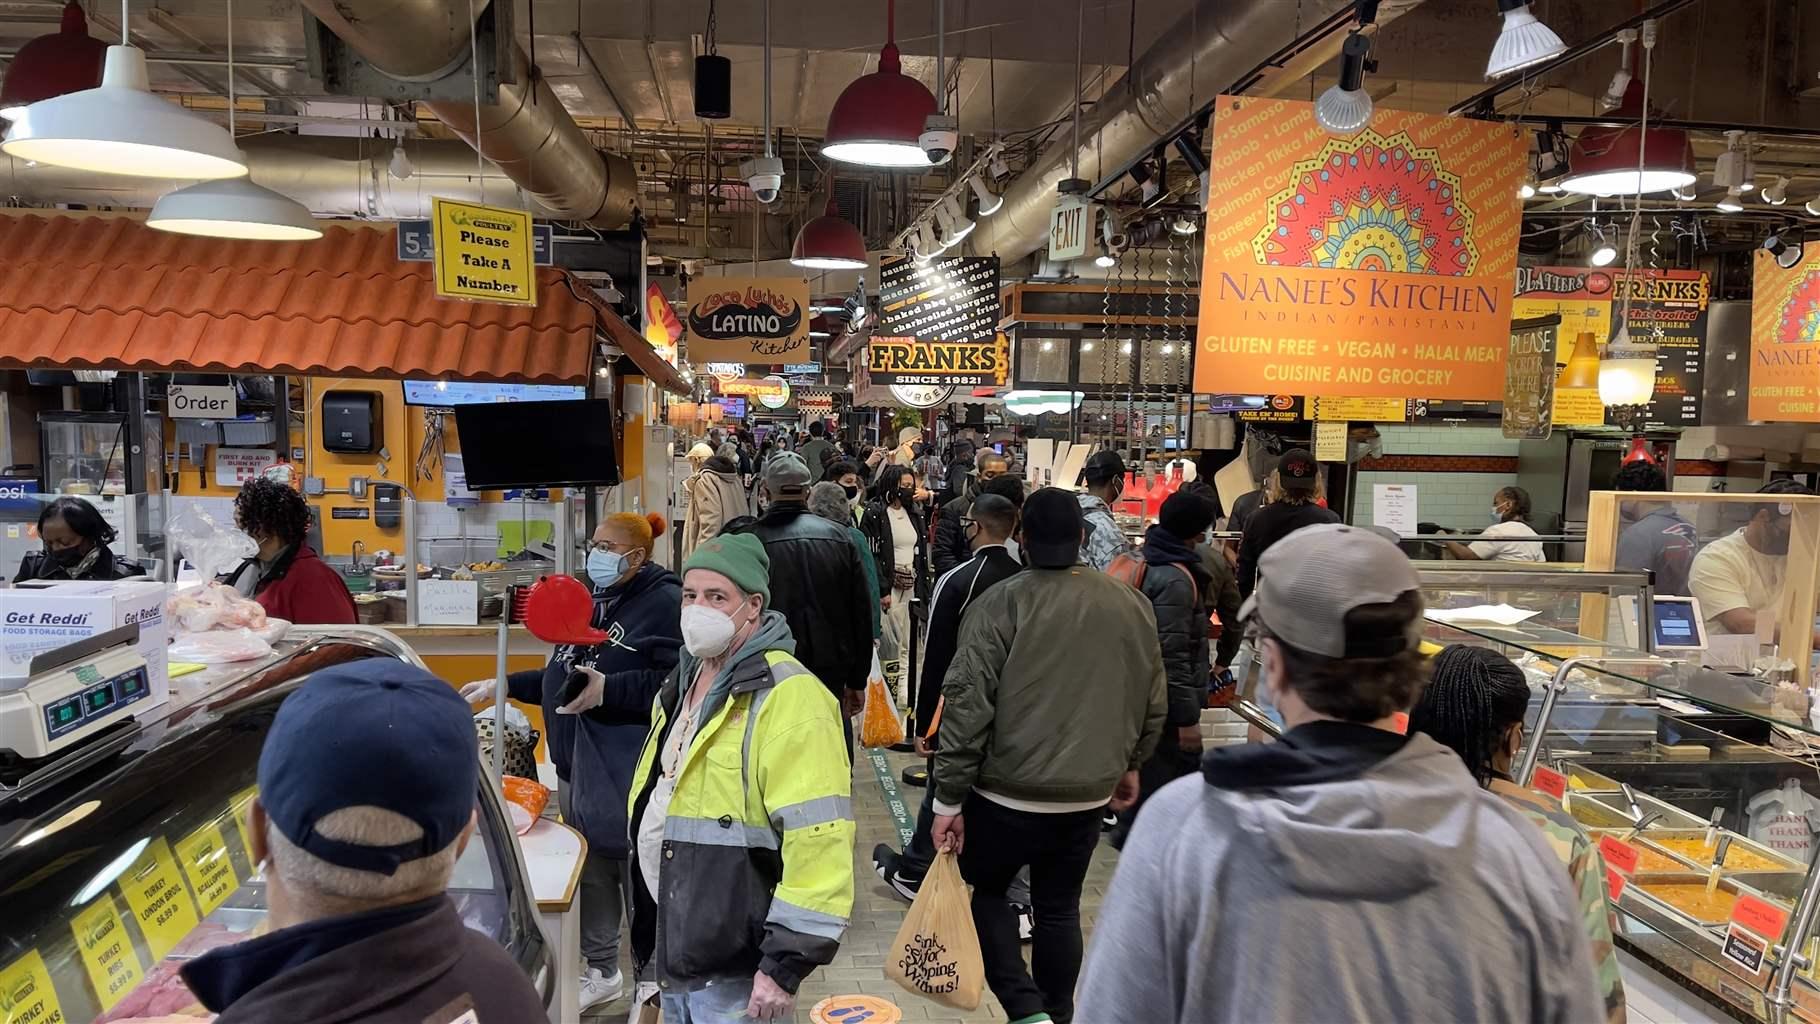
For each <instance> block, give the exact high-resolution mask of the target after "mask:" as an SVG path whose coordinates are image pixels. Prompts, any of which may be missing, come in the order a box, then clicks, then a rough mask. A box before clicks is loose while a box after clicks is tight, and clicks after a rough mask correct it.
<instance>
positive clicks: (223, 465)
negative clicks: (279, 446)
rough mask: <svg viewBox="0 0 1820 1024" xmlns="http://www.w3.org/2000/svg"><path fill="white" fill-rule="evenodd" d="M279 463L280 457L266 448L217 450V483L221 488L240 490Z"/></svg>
mask: <svg viewBox="0 0 1820 1024" xmlns="http://www.w3.org/2000/svg"><path fill="white" fill-rule="evenodd" d="M277 461H278V456H277V455H276V454H275V453H273V452H272V451H270V450H268V449H265V448H217V449H215V483H216V484H217V485H218V486H221V487H233V488H236V489H237V488H239V487H240V485H241V484H244V483H246V482H247V481H248V480H256V479H258V477H259V474H260V473H261V472H263V471H264V470H265V468H266V467H267V466H270V465H272V464H274V463H276V462H277Z"/></svg>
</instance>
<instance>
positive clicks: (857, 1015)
mask: <svg viewBox="0 0 1820 1024" xmlns="http://www.w3.org/2000/svg"><path fill="white" fill-rule="evenodd" d="M809 1019H810V1020H811V1021H813V1022H814V1024H898V1022H899V1021H901V1020H903V1019H904V1012H903V1011H902V1010H900V1009H898V1008H897V1004H896V1003H893V1002H892V1001H891V1000H889V999H884V998H881V997H879V996H863V995H852V996H829V997H828V998H826V999H824V1000H822V1001H821V1002H819V1003H816V1004H815V1006H814V1008H813V1009H811V1010H810V1011H809Z"/></svg>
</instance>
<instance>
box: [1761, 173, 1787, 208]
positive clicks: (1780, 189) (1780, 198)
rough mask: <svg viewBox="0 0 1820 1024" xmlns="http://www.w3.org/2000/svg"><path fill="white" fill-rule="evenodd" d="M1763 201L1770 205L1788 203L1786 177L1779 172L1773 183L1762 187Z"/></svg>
mask: <svg viewBox="0 0 1820 1024" xmlns="http://www.w3.org/2000/svg"><path fill="white" fill-rule="evenodd" d="M1763 201H1764V202H1766V203H1768V204H1769V205H1771V206H1783V205H1786V204H1787V203H1788V179H1787V178H1785V177H1783V176H1782V175H1780V174H1778V175H1776V181H1775V183H1774V184H1772V185H1769V186H1768V187H1766V188H1764V190H1763Z"/></svg>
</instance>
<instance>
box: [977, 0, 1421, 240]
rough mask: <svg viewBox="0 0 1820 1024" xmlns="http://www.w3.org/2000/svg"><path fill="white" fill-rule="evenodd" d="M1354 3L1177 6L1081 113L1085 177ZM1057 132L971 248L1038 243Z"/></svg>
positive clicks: (1257, 89) (1062, 146) (1066, 143)
mask: <svg viewBox="0 0 1820 1024" xmlns="http://www.w3.org/2000/svg"><path fill="white" fill-rule="evenodd" d="M1421 3H1422V0H1383V3H1382V4H1381V6H1380V7H1379V9H1378V18H1377V23H1378V25H1379V26H1382V25H1384V24H1385V23H1387V22H1390V21H1392V20H1394V19H1396V18H1398V17H1401V16H1402V15H1404V14H1407V13H1408V12H1410V11H1411V10H1413V9H1415V8H1416V7H1418V6H1420V5H1421ZM1353 5H1354V0H1311V2H1309V3H1305V4H1294V3H1283V2H1279V0H1196V7H1197V8H1198V10H1191V11H1189V12H1188V13H1187V14H1184V15H1183V16H1182V18H1181V20H1180V21H1178V22H1176V23H1175V24H1174V25H1173V26H1171V27H1170V29H1169V30H1168V31H1166V32H1164V33H1163V34H1162V35H1161V36H1159V37H1158V39H1157V42H1156V45H1154V46H1152V47H1151V48H1150V49H1149V50H1146V51H1145V52H1144V53H1143V54H1142V55H1140V56H1139V57H1138V58H1137V60H1135V61H1134V62H1133V63H1132V65H1131V67H1130V68H1129V69H1128V70H1127V71H1126V73H1125V77H1124V78H1121V79H1120V80H1119V81H1117V82H1115V83H1114V84H1113V85H1112V86H1111V87H1110V88H1108V89H1107V90H1106V94H1105V96H1104V97H1103V98H1101V99H1100V100H1099V101H1098V102H1096V103H1094V104H1092V105H1091V106H1090V107H1088V108H1087V109H1086V110H1084V111H1082V113H1081V148H1080V151H1079V152H1080V166H1081V173H1082V175H1083V176H1088V175H1091V174H1093V173H1094V168H1098V167H1104V168H1107V169H1112V168H1117V167H1119V166H1122V165H1123V164H1125V163H1126V162H1127V161H1130V160H1132V159H1133V158H1135V157H1137V156H1138V155H1139V154H1140V153H1143V152H1146V151H1148V150H1150V149H1151V148H1153V147H1155V146H1156V144H1157V141H1158V139H1159V137H1160V136H1162V135H1163V133H1165V132H1168V131H1170V130H1172V129H1174V128H1175V127H1176V126H1177V125H1180V124H1181V123H1182V122H1183V121H1185V120H1187V118H1188V116H1189V115H1190V114H1192V113H1193V112H1194V110H1195V108H1196V107H1197V106H1199V105H1201V104H1204V103H1206V102H1207V101H1208V100H1211V99H1213V97H1214V96H1216V95H1218V94H1219V93H1220V92H1223V91H1225V90H1226V89H1228V88H1230V87H1231V86H1232V85H1233V84H1234V83H1235V82H1236V81H1237V80H1238V79H1239V77H1240V76H1241V75H1245V74H1247V73H1248V72H1250V71H1251V70H1252V69H1254V68H1256V67H1257V65H1258V61H1259V60H1261V59H1263V58H1264V57H1265V56H1267V55H1269V54H1272V53H1276V52H1278V51H1279V50H1280V49H1281V48H1282V47H1284V46H1286V45H1287V44H1288V43H1289V42H1290V41H1291V40H1292V39H1294V38H1295V35H1296V26H1297V24H1298V20H1299V23H1300V24H1301V25H1304V26H1308V25H1314V24H1317V23H1319V22H1321V21H1322V20H1323V19H1325V18H1327V17H1328V16H1330V15H1332V14H1334V13H1335V12H1337V11H1341V10H1343V9H1345V8H1348V7H1352V6H1353ZM1345 35H1346V33H1345V31H1343V30H1342V31H1336V32H1334V33H1332V34H1331V35H1329V37H1328V38H1327V39H1325V40H1323V41H1322V42H1321V43H1320V44H1318V45H1315V46H1313V47H1310V48H1308V49H1304V50H1301V51H1300V52H1298V53H1295V54H1294V55H1293V56H1292V57H1290V58H1289V59H1288V60H1287V61H1285V63H1284V64H1283V65H1282V66H1281V67H1280V69H1278V70H1275V71H1273V72H1271V73H1268V74H1266V75H1265V76H1264V78H1263V79H1262V81H1260V82H1259V83H1258V84H1257V85H1256V86H1254V87H1252V88H1251V89H1249V90H1248V94H1249V95H1255V96H1266V95H1272V94H1273V93H1274V92H1276V91H1280V90H1281V89H1283V88H1286V87H1288V86H1289V85H1291V84H1294V83H1296V82H1297V81H1298V80H1299V79H1300V78H1301V77H1302V76H1305V75H1307V74H1308V73H1309V72H1310V71H1313V70H1315V69H1316V68H1317V67H1319V66H1320V64H1321V63H1323V62H1325V61H1327V60H1330V59H1331V58H1332V57H1333V56H1334V55H1335V54H1337V53H1338V52H1339V47H1340V44H1341V42H1343V41H1344V39H1345ZM1070 109H1072V108H1070ZM1057 135H1058V139H1057V141H1056V142H1055V143H1053V144H1052V145H1050V147H1049V148H1048V149H1046V150H1044V151H1043V153H1042V155H1041V156H1039V157H1038V158H1037V159H1036V161H1035V162H1034V163H1032V164H1031V165H1030V167H1029V168H1028V169H1026V170H1025V171H1024V173H1022V174H1020V175H1018V176H1017V177H1016V178H1015V179H1013V180H1012V181H1011V182H1010V183H1009V184H1008V185H1006V187H1005V191H1004V199H1005V204H1004V206H1002V207H1000V208H999V211H998V212H997V213H995V214H993V215H992V216H991V217H989V218H986V219H984V220H982V221H981V222H980V225H979V228H978V229H977V230H975V231H974V232H973V235H972V237H971V238H969V239H968V240H967V241H968V248H970V249H971V250H972V251H974V252H977V253H997V254H998V257H999V259H1000V260H1002V261H1005V262H1011V261H1014V260H1019V259H1022V258H1023V257H1025V256H1027V255H1029V254H1030V253H1032V252H1034V251H1036V249H1037V248H1038V247H1040V246H1042V245H1043V244H1044V243H1045V240H1046V239H1047V238H1048V235H1049V211H1050V210H1052V209H1053V208H1054V207H1055V200H1056V191H1055V187H1056V185H1057V184H1058V183H1059V182H1061V180H1062V179H1064V178H1066V177H1068V176H1069V173H1070V171H1071V170H1072V167H1073V164H1074V157H1075V149H1074V145H1073V140H1072V138H1071V137H1070V133H1069V132H1068V130H1067V129H1066V128H1065V127H1064V128H1063V130H1062V131H1060V132H1058V133H1057ZM1216 186H1217V183H1216ZM1215 194H1216V195H1217V192H1216V193H1215Z"/></svg>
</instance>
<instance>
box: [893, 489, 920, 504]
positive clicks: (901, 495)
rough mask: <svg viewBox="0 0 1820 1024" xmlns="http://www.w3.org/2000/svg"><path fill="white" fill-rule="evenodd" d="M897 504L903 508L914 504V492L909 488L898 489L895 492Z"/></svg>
mask: <svg viewBox="0 0 1820 1024" xmlns="http://www.w3.org/2000/svg"><path fill="white" fill-rule="evenodd" d="M897 502H898V504H900V505H903V506H904V507H905V508H908V507H910V506H911V505H913V504H915V503H916V491H915V490H913V489H911V488H909V487H900V488H898V491H897Z"/></svg>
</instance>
